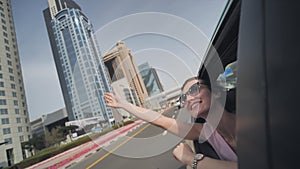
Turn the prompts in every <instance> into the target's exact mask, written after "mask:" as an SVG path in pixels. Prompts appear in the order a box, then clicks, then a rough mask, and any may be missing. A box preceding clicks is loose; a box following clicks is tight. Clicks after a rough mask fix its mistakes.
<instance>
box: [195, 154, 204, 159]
mask: <svg viewBox="0 0 300 169" xmlns="http://www.w3.org/2000/svg"><path fill="white" fill-rule="evenodd" d="M203 157H204V155H203V154H196V155H195V159H196V160H202V158H203Z"/></svg>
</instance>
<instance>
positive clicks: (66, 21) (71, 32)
mask: <svg viewBox="0 0 300 169" xmlns="http://www.w3.org/2000/svg"><path fill="white" fill-rule="evenodd" d="M48 4H49V7H48V8H46V9H45V10H44V11H43V13H44V19H45V22H46V26H47V31H48V36H49V39H50V43H51V47H52V53H53V57H54V60H55V64H56V69H57V73H58V77H59V80H60V85H61V89H62V93H63V96H64V101H65V105H66V109H67V112H68V117H69V120H70V121H72V120H80V119H86V118H91V117H100V118H101V119H103V122H108V124H109V125H111V123H112V122H113V121H114V117H113V114H112V111H111V109H110V108H109V107H106V105H105V100H104V98H103V96H104V94H105V92H111V91H112V89H111V86H110V84H109V80H108V77H107V74H106V73H105V67H104V63H103V60H102V58H101V55H100V50H99V46H98V44H97V42H96V38H95V37H94V31H93V26H92V24H91V21H90V20H89V19H88V18H87V16H85V15H84V14H83V13H82V11H81V9H80V7H79V6H78V5H77V4H76V3H75V2H74V1H73V0H48Z"/></svg>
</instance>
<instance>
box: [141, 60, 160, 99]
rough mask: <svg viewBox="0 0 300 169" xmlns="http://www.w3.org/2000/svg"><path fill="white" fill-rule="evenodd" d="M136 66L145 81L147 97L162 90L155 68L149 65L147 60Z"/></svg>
mask: <svg viewBox="0 0 300 169" xmlns="http://www.w3.org/2000/svg"><path fill="white" fill-rule="evenodd" d="M138 68H139V70H140V74H141V76H142V79H143V81H144V83H145V86H146V89H147V92H148V95H149V97H151V96H154V95H157V94H159V93H161V92H163V91H164V89H163V87H162V85H161V83H160V80H159V78H158V75H157V72H156V70H155V69H154V68H152V67H150V65H149V63H148V62H146V63H143V64H141V65H139V67H138Z"/></svg>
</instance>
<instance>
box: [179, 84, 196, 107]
mask: <svg viewBox="0 0 300 169" xmlns="http://www.w3.org/2000/svg"><path fill="white" fill-rule="evenodd" d="M200 86H201V84H200V83H199V82H197V83H195V84H193V85H192V86H191V87H190V88H189V90H188V91H187V92H186V93H184V94H182V95H181V96H180V102H181V103H182V104H184V103H185V102H186V100H187V96H188V95H190V96H196V94H198V93H199V91H200Z"/></svg>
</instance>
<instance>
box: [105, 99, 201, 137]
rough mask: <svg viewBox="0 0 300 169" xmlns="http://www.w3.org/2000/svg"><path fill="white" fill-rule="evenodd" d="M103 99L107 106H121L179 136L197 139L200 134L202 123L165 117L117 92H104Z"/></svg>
mask: <svg viewBox="0 0 300 169" xmlns="http://www.w3.org/2000/svg"><path fill="white" fill-rule="evenodd" d="M105 100H106V101H107V102H108V103H107V106H110V107H113V108H122V109H124V110H126V111H127V112H129V113H131V114H134V115H135V116H137V117H138V118H140V119H142V120H145V121H147V122H150V123H151V124H153V125H156V126H159V127H161V128H164V129H165V130H168V131H169V132H171V133H173V134H175V135H177V136H179V137H181V138H185V139H189V140H195V139H198V137H199V135H200V132H201V129H202V124H198V123H195V124H192V123H187V122H180V121H177V120H175V119H173V118H169V117H166V116H164V115H162V114H160V113H159V112H156V111H152V110H150V109H145V108H142V107H138V106H136V105H133V104H131V103H129V102H127V101H126V100H125V99H122V98H121V97H120V96H118V94H112V93H106V94H105Z"/></svg>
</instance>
